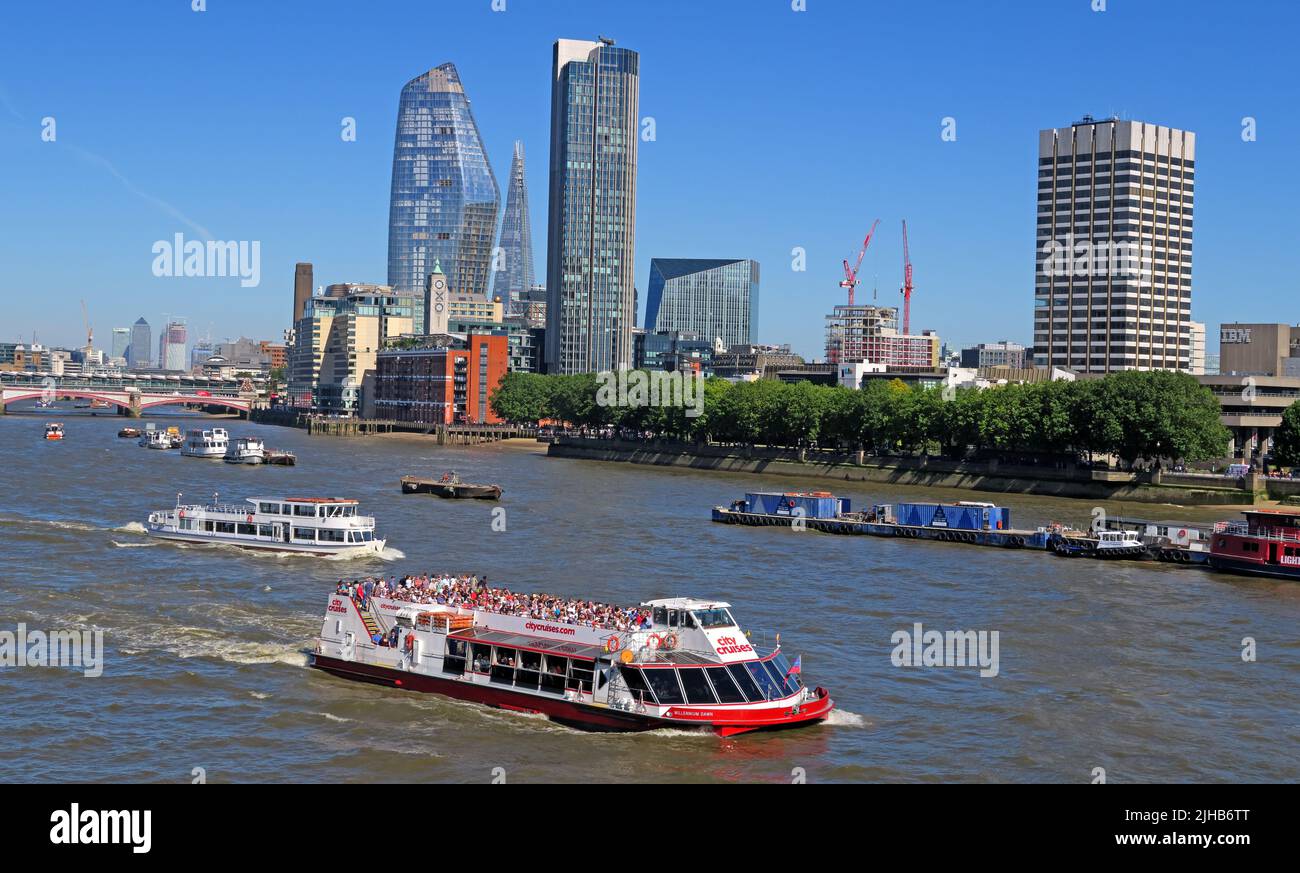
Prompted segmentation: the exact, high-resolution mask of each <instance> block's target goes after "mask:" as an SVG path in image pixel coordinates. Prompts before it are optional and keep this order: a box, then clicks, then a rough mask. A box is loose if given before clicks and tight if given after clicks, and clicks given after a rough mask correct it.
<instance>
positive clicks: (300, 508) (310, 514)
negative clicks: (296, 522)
mask: <svg viewBox="0 0 1300 873" xmlns="http://www.w3.org/2000/svg"><path fill="white" fill-rule="evenodd" d="M293 514H294V515H297V516H300V517H303V518H315V517H316V507H315V506H310V505H308V506H304V505H303V504H301V503H295V504H293Z"/></svg>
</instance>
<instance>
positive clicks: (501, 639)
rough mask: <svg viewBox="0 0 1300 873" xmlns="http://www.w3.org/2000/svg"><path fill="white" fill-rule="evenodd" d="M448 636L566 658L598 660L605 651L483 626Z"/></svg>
mask: <svg viewBox="0 0 1300 873" xmlns="http://www.w3.org/2000/svg"><path fill="white" fill-rule="evenodd" d="M447 638H448V639H456V640H465V641H466V642H470V643H481V644H484V645H489V646H498V647H500V648H506V649H527V650H528V651H531V652H542V653H543V654H547V655H562V656H564V657H566V658H580V659H583V660H587V661H594V660H596V658H597V657H599V656H600V654H601V653H602V651H603V649H601V648H600V646H588V645H585V644H583V643H573V642H566V641H564V640H548V639H543V638H542V637H530V636H527V635H525V634H515V633H509V632H507V631H495V630H488V629H487V628H481V627H474V628H468V629H466V630H463V631H456V632H455V633H452V634H449V635H448V637H447Z"/></svg>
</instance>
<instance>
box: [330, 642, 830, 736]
mask: <svg viewBox="0 0 1300 873" xmlns="http://www.w3.org/2000/svg"><path fill="white" fill-rule="evenodd" d="M311 665H312V666H313V667H315V668H316V669H318V670H323V671H325V672H326V673H330V674H333V675H335V676H339V677H341V678H343V679H352V680H355V681H360V682H369V683H372V684H376V685H384V686H387V687H390V688H400V689H403V690H405V691H419V692H423V693H427V694H441V695H443V696H444V697H451V698H455V699H457V700H466V701H470V702H473V703H481V704H483V705H485V706H493V707H497V708H499V709H508V710H512V711H515V712H528V713H540V714H542V715H545V716H546V717H548V718H550V719H551V720H552V721H555V722H558V723H560V724H563V725H566V726H568V727H573V728H576V729H578V730H586V731H601V732H624V733H627V732H635V731H648V730H655V729H656V728H686V729H698V730H712V731H714V732H715V733H717V734H719V735H721V736H733V735H735V734H739V733H747V732H749V731H754V730H771V729H776V728H791V727H800V726H804V725H808V724H814V723H816V722H820V721H824V720H825V719H826V717H827V716H829V715H830V713H831V710H832V709H834V706H835V704H834V701H832V700H831V698H830V696H829V695H827V694H826V693H825V692H824V691H822V690H821V689H818V690H819V692H820V693H819V697H818V698H817V700H815V701H814V702H812V703H808V704H805V705H804V706H803V707H802V708H801V711H800V712H799V713H798V714H797V715H795V716H791V715H789V714H788V713H786V711H785V710H770V709H769V710H751V711H749V713H736V714H734V716H732V717H726V716H719V717H717V718H709V719H701V718H693V717H684V718H658V717H655V716H650V715H645V714H641V713H635V712H624V711H622V710H618V709H613V708H611V707H607V706H603V705H596V704H589V703H578V702H576V701H572V700H565V699H563V698H558V697H543V696H541V695H534V694H528V693H524V692H520V691H515V690H513V689H511V688H503V687H499V686H493V685H482V684H478V683H474V682H465V681H463V680H458V679H447V678H442V677H440V676H431V675H428V674H425V673H417V672H410V671H406V670H398V669H394V668H392V667H385V666H381V665H377V664H362V663H358V662H355V661H345V660H342V659H340V658H335V657H331V656H329V655H322V654H319V653H318V654H315V655H313V656H312V662H311ZM682 711H683V713H687V712H690V711H691V710H690V709H689V708H685V707H684V708H683V710H682ZM750 713H752V714H750Z"/></svg>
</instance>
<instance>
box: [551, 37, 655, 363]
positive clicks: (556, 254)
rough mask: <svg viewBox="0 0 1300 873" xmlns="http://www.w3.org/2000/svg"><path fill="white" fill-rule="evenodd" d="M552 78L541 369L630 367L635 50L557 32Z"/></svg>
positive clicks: (636, 96) (637, 62)
mask: <svg viewBox="0 0 1300 873" xmlns="http://www.w3.org/2000/svg"><path fill="white" fill-rule="evenodd" d="M552 74H553V75H552V81H551V187H550V202H549V206H548V212H549V218H548V222H547V235H546V246H547V248H546V297H547V300H546V353H545V359H546V369H547V372H549V373H590V372H595V371H601V370H618V369H624V368H628V367H631V366H632V326H633V322H634V318H635V311H634V309H635V298H634V290H633V284H632V283H633V270H634V260H633V254H634V251H635V248H636V160H637V111H638V101H639V98H640V57H639V56H638V55H637V53H636V52H634V51H630V50H628V49H624V48H617V47H616V46H615V45H614V43H613V40H608V39H604V38H601V39H600V40H599V41H598V42H587V41H583V40H574V39H561V40H557V41H556V43H555V55H554V65H553V67H552Z"/></svg>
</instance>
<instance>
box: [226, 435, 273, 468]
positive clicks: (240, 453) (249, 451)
mask: <svg viewBox="0 0 1300 873" xmlns="http://www.w3.org/2000/svg"><path fill="white" fill-rule="evenodd" d="M265 457H266V445H265V444H264V443H263V442H262V441H261V440H260V439H258V438H257V437H239V438H238V439H236V440H234V441H233V442H231V444H230V447H229V448H228V449H226V455H225V459H226V463H227V464H260V463H262V461H263V460H264V459H265Z"/></svg>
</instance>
